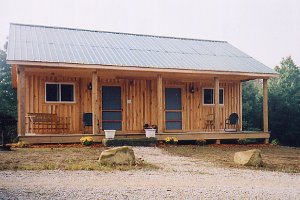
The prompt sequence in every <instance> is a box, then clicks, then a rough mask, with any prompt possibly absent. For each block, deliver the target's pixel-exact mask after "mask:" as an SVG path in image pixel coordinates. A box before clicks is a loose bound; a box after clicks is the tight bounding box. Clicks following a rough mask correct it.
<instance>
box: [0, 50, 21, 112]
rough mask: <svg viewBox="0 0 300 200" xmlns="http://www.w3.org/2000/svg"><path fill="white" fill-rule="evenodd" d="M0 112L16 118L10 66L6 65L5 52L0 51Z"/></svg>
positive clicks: (15, 101) (15, 103)
mask: <svg viewBox="0 0 300 200" xmlns="http://www.w3.org/2000/svg"><path fill="white" fill-rule="evenodd" d="M0 112H5V113H6V114H9V115H12V116H15V117H16V116H17V95H16V91H15V90H14V89H13V88H12V85H11V65H8V64H6V50H1V49H0Z"/></svg>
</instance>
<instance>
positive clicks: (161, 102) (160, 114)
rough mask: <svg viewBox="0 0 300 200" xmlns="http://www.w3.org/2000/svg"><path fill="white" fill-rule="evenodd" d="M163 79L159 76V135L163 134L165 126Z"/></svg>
mask: <svg viewBox="0 0 300 200" xmlns="http://www.w3.org/2000/svg"><path fill="white" fill-rule="evenodd" d="M162 85H163V84H162V77H161V75H160V74H159V75H158V76H157V133H162V126H163V99H162V97H163V86H162Z"/></svg>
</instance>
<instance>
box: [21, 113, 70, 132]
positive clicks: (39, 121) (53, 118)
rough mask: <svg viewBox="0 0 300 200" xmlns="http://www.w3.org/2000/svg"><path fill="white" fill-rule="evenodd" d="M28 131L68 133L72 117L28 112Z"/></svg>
mask: <svg viewBox="0 0 300 200" xmlns="http://www.w3.org/2000/svg"><path fill="white" fill-rule="evenodd" d="M25 117H26V125H27V127H26V133H66V132H69V131H70V124H71V123H70V118H69V117H59V116H57V114H50V113H27V115H26V116H25Z"/></svg>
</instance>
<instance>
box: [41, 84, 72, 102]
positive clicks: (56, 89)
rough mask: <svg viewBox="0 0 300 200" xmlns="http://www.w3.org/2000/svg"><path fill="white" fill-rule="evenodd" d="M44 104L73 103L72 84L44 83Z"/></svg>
mask: <svg viewBox="0 0 300 200" xmlns="http://www.w3.org/2000/svg"><path fill="white" fill-rule="evenodd" d="M45 89H46V102H70V103H72V102H75V95H74V84H72V83H46V87H45Z"/></svg>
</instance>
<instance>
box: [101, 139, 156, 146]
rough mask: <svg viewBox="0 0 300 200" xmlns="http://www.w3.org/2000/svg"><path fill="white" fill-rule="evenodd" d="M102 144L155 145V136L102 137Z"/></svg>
mask: <svg viewBox="0 0 300 200" xmlns="http://www.w3.org/2000/svg"><path fill="white" fill-rule="evenodd" d="M102 144H103V145H104V146H107V147H111V146H156V144H157V139H156V138H120V139H118V138H115V139H103V140H102Z"/></svg>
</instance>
